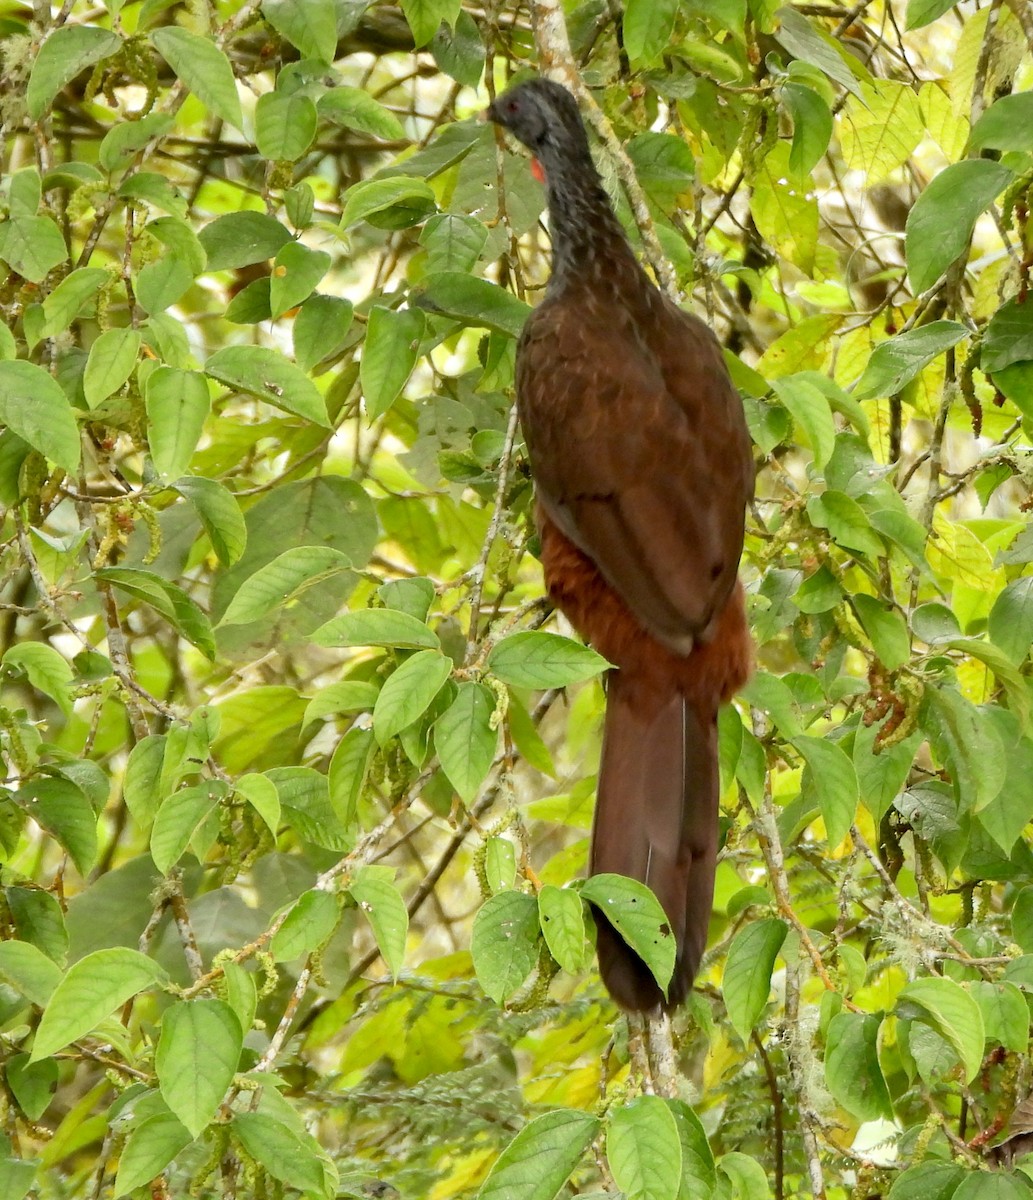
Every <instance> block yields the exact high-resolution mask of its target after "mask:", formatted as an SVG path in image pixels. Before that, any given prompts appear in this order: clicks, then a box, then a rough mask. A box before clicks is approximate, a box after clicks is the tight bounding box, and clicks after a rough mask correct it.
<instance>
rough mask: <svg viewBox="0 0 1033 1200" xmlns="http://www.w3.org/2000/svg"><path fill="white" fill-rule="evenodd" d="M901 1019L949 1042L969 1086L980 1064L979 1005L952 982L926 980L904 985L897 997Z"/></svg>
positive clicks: (937, 979)
mask: <svg viewBox="0 0 1033 1200" xmlns="http://www.w3.org/2000/svg"><path fill="white" fill-rule="evenodd" d="M897 1009H898V1013H899V1015H900V1016H902V1017H907V1016H911V1017H913V1018H914V1019H917V1020H919V1021H922V1022H924V1023H925V1024H927V1025H929V1026H930V1027H931V1028H932V1029H934V1030H935V1031H936V1032H937V1033H938V1034H939V1035H940V1036H941V1037H943V1038H945V1039H946V1040H947V1041H948V1042H950V1044H951V1046H953V1048H954V1050H955V1051H956V1053H957V1055H958V1058H959V1059H960V1060H961V1065H962V1068H963V1071H964V1081H965V1083H970V1082H971V1081H972V1080H973V1079H974V1078H975V1077H976V1075H977V1073H978V1072H979V1068H980V1067H981V1066H982V1063H983V1041H984V1032H983V1014H982V1013H981V1012H980V1010H979V1005H978V1004H977V1003H976V1002H975V1000H973V999H972V997H971V996H970V995H969V993H968V992H966V991H965V990H964V989H963V988H962V987H961V986H960V985H959V984H957V983H955V982H954V981H953V980H952V979H943V978H939V977H929V978H926V979H916V980H915V981H914V982H913V983H909V984H907V985H906V986H905V987H904V988H903V989H902V990H901V992H900V993H899V995H898V996H897Z"/></svg>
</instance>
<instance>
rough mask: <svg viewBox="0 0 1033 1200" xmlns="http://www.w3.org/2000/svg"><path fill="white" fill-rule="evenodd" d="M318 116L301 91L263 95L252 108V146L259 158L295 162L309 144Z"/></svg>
mask: <svg viewBox="0 0 1033 1200" xmlns="http://www.w3.org/2000/svg"><path fill="white" fill-rule="evenodd" d="M318 125H319V117H318V114H317V113H316V104H315V101H314V100H313V99H312V97H311V96H309V95H308V94H307V93H305V92H291V93H290V94H289V95H288V94H286V93H284V92H266V93H265V95H263V96H259V97H258V103H257V104H256V105H255V145H256V146H257V147H258V153H259V154H261V155H262V157H263V158H269V159H272V160H273V161H274V162H295V161H296V160H297V159H299V158H301V156H302V155H303V154H304V153H305V151H306V150H307V149H308V148H309V146H311V145H312V142H313V140H314V139H315V136H316V128H317V126H318Z"/></svg>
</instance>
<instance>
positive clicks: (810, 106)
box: [781, 82, 832, 175]
mask: <svg viewBox="0 0 1033 1200" xmlns="http://www.w3.org/2000/svg"><path fill="white" fill-rule="evenodd" d="M781 99H782V103H783V104H784V105H785V106H786V108H787V109H788V111H789V115H790V117H791V118H792V121H793V147H792V150H790V152H789V169H790V170H791V171H792V172H793V174H794V175H809V174H810V173H811V171H813V170H814V168H815V167H816V166H817V165H818V163H819V162H820V161H821V159H822V158H823V156H824V154H825V151H826V150H828V148H829V141H830V140H831V138H832V110H831V109H830V108H829V106H828V105H827V104H826V103H825V101H824V99H822V97H821V96H819V95H818V93H817V92H816V91H814V90H813V89H812V88H809V87H804V86H803V84H801V83H792V82H788V83H785V84H784V85H783V86H782V92H781Z"/></svg>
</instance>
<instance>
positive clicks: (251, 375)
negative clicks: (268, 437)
mask: <svg viewBox="0 0 1033 1200" xmlns="http://www.w3.org/2000/svg"><path fill="white" fill-rule="evenodd" d="M204 371H205V374H206V375H210V376H211V377H212V378H213V379H217V380H218V381H219V382H220V383H224V384H225V385H226V386H227V387H229V388H232V389H233V390H234V391H238V392H246V393H250V394H251V395H252V396H257V397H258V398H259V399H260V400H264V401H265V402H266V403H267V404H271V405H273V407H274V408H279V409H282V411H283V412H288V413H295V414H296V415H297V416H299V417H304V418H305V419H306V420H307V421H311V422H312V423H313V424H314V425H320V426H322V427H323V428H324V429H329V428H330V422H329V420H328V419H327V415H326V403H325V401H324V400H323V397H322V396H321V395H320V393H319V389H318V388H317V387H316V385H315V384H314V383H313V382H312V380H311V379H309V377H308V376H307V375H306V374H305V373H304V371H301V370H299V369H298V368H297V367H296V366H295V365H294V363H292V362H288V361H287V359H286V358H284V356H283V355H282V354H281V353H280V352H279V351H278V350H272V349H270V348H269V347H268V346H225V347H223V349H222V350H216V351H215V353H214V354H211V355H209V357H208V361H207V362H206V363H205V365H204Z"/></svg>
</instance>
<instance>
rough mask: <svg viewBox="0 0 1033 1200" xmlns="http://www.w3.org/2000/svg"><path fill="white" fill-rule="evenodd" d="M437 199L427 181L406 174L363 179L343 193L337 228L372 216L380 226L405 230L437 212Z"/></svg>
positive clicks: (347, 227)
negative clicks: (343, 199)
mask: <svg viewBox="0 0 1033 1200" xmlns="http://www.w3.org/2000/svg"><path fill="white" fill-rule="evenodd" d="M437 207H438V206H437V201H436V200H435V197H434V192H433V190H432V189H431V186H430V184H429V183H427V182H426V181H425V180H423V179H416V178H412V177H410V176H406V175H391V176H388V177H387V178H385V179H365V180H363V181H362V182H361V183H356V184H353V185H352V186H351V187H350V188H349V189H348V191H347V192H346V193H345V201H344V210H343V211H342V213H341V228H342V229H351V227H352V226H353V225H358V223H359V222H360V221H369V220H370V219H371V218H373V217H376V218H377V220H376V222H375V224H376V225H377V226H378V227H379V228H381V229H407V228H408V227H409V226H410V225H417V224H419V222H420V221H422V220H424V219H425V218H427V217H429V216H430V214H431V213H432V212H436V211H437Z"/></svg>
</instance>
